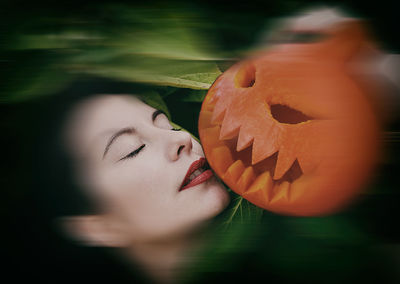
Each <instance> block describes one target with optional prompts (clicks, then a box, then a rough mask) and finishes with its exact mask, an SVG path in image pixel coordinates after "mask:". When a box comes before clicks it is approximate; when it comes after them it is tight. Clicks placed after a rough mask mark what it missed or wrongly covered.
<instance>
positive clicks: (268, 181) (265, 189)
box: [243, 171, 274, 205]
mask: <svg viewBox="0 0 400 284" xmlns="http://www.w3.org/2000/svg"><path fill="white" fill-rule="evenodd" d="M273 186H274V183H273V181H272V178H271V174H270V173H269V172H268V171H267V172H264V173H262V174H261V175H259V176H258V177H257V178H256V180H255V181H254V182H253V183H252V184H251V186H250V187H249V189H248V190H247V191H246V192H245V193H243V197H244V198H246V199H249V200H259V201H261V202H264V203H268V202H269V200H270V198H271V195H272V189H273ZM260 205H262V204H260Z"/></svg>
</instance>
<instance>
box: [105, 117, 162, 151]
mask: <svg viewBox="0 0 400 284" xmlns="http://www.w3.org/2000/svg"><path fill="white" fill-rule="evenodd" d="M160 114H164V115H166V114H165V112H163V111H162V110H156V111H154V112H153V114H152V115H151V120H152V121H153V122H154V121H155V120H156V118H157V116H159V115H160ZM135 131H136V130H135V128H133V127H126V128H122V129H120V130H119V131H117V132H116V133H114V134H113V135H112V136H111V137H110V139H109V140H108V142H107V146H106V148H105V150H104V153H103V159H104V158H105V156H106V155H107V153H108V151H109V150H110V147H111V145H112V144H113V143H114V142H115V140H117V138H118V137H120V136H122V135H125V134H133V133H135Z"/></svg>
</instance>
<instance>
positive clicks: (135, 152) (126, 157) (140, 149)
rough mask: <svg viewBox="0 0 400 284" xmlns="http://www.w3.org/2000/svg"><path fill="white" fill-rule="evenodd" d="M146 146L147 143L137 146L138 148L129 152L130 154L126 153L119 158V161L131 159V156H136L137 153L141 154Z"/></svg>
mask: <svg viewBox="0 0 400 284" xmlns="http://www.w3.org/2000/svg"><path fill="white" fill-rule="evenodd" d="M145 146H146V144H143V145H141V146H140V147H139V148H137V149H136V150H134V151H132V152H130V153H129V154H128V155H126V156H125V157H123V158H121V159H119V160H118V162H119V161H122V160H125V159H129V158H133V157H135V156H136V155H137V154H139V152H140V151H142V150H143V148H144V147H145Z"/></svg>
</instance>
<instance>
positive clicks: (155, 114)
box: [151, 109, 167, 122]
mask: <svg viewBox="0 0 400 284" xmlns="http://www.w3.org/2000/svg"><path fill="white" fill-rule="evenodd" d="M160 114H163V115H165V116H167V115H166V114H165V112H163V111H162V110H159V109H158V110H156V111H155V112H153V115H152V116H151V120H152V121H153V122H154V120H156V118H157V116H159V115H160Z"/></svg>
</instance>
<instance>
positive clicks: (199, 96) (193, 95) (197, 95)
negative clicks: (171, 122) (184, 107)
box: [181, 90, 208, 103]
mask: <svg viewBox="0 0 400 284" xmlns="http://www.w3.org/2000/svg"><path fill="white" fill-rule="evenodd" d="M207 91H208V90H188V91H187V92H186V93H185V94H184V95H183V96H182V97H181V100H182V101H183V102H191V103H201V102H203V100H204V98H205V96H206V95H207Z"/></svg>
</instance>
